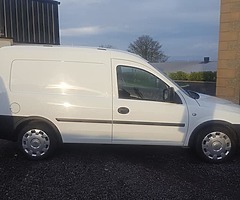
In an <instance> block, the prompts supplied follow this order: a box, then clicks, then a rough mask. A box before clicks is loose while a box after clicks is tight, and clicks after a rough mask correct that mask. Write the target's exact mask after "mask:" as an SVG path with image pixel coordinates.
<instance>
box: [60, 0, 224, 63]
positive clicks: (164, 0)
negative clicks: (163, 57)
mask: <svg viewBox="0 0 240 200" xmlns="http://www.w3.org/2000/svg"><path fill="white" fill-rule="evenodd" d="M59 1H60V3H61V4H60V6H59V16H60V34H61V43H62V44H63V45H74V46H82V45H84V46H100V45H112V46H113V47H114V48H116V49H121V50H127V48H128V46H129V44H130V43H131V42H133V41H135V40H136V39H137V38H138V37H139V36H141V35H149V36H151V37H152V38H153V39H154V40H157V41H158V42H159V43H160V44H162V45H163V47H162V50H163V51H164V52H165V54H167V55H168V56H170V60H202V59H203V57H204V56H210V57H211V58H210V59H211V60H215V61H216V60H217V51H218V35H219V17H220V0H59Z"/></svg>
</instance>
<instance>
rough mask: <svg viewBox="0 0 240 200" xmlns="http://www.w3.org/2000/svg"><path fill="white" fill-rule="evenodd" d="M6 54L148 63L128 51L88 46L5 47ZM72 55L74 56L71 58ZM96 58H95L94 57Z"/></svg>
mask: <svg viewBox="0 0 240 200" xmlns="http://www.w3.org/2000/svg"><path fill="white" fill-rule="evenodd" d="M1 52H5V53H8V55H9V54H10V55H13V56H14V57H16V55H17V56H18V57H25V56H26V55H28V56H29V57H35V56H37V55H38V56H37V57H42V56H44V57H45V58H51V57H52V58H53V59H54V58H56V56H57V55H58V56H57V57H60V55H61V57H62V56H63V57H62V58H67V57H69V56H70V57H69V58H71V57H72V58H73V57H74V55H75V57H76V54H92V55H93V54H97V55H98V54H99V55H103V54H105V56H107V55H108V56H109V57H111V58H118V59H121V58H124V59H131V60H132V59H133V60H135V61H137V60H138V61H141V62H142V61H144V62H148V61H146V60H145V59H143V58H142V57H140V56H138V55H136V54H133V53H130V52H127V51H122V50H116V49H108V48H101V47H86V46H81V47H72V46H71V47H69V46H61V45H60V46H57V45H12V46H5V47H2V48H0V53H1ZM71 55H72V56H71ZM92 57H94V56H92Z"/></svg>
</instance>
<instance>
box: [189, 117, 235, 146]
mask: <svg viewBox="0 0 240 200" xmlns="http://www.w3.org/2000/svg"><path fill="white" fill-rule="evenodd" d="M214 126H222V127H225V128H227V129H229V130H230V131H231V132H232V133H233V134H234V137H235V139H236V140H237V145H238V146H239V140H240V135H238V134H237V132H236V130H235V129H234V126H233V125H232V124H231V123H229V122H226V121H221V120H212V121H207V122H204V123H202V124H200V125H199V126H197V127H196V128H195V129H194V130H193V132H192V134H191V136H190V138H189V140H188V146H189V147H193V146H194V144H195V142H196V138H197V135H198V133H199V132H200V131H201V130H203V129H205V128H207V127H214Z"/></svg>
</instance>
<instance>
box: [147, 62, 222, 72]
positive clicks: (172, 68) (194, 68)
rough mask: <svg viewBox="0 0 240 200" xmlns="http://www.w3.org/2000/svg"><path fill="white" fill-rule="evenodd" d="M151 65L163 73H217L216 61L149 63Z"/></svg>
mask: <svg viewBox="0 0 240 200" xmlns="http://www.w3.org/2000/svg"><path fill="white" fill-rule="evenodd" d="M151 65H152V66H153V67H155V68H157V69H159V70H161V71H163V72H165V73H171V72H177V71H183V72H186V73H191V72H201V71H217V61H210V62H207V63H204V62H201V61H174V62H165V63H151Z"/></svg>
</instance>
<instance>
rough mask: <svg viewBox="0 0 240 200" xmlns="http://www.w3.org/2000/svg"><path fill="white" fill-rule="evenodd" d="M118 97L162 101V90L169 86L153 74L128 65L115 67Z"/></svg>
mask: <svg viewBox="0 0 240 200" xmlns="http://www.w3.org/2000/svg"><path fill="white" fill-rule="evenodd" d="M117 80H118V95H119V98H120V99H140V100H148V101H164V99H163V91H164V90H165V89H167V88H168V87H169V86H168V85H167V84H165V83H164V82H163V81H162V80H160V79H159V78H158V77H156V76H154V75H153V74H151V73H149V72H147V71H145V70H142V69H138V68H135V67H129V66H118V67H117Z"/></svg>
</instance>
